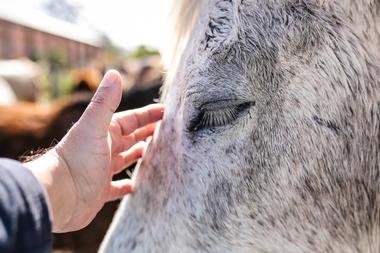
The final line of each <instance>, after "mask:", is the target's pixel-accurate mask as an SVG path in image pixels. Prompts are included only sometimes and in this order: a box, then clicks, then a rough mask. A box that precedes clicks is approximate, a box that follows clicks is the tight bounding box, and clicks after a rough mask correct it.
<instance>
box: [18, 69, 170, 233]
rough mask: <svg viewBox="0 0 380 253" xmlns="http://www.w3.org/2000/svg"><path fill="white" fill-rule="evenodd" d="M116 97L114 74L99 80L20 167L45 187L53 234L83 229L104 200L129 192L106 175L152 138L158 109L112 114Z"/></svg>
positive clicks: (137, 155) (126, 182)
mask: <svg viewBox="0 0 380 253" xmlns="http://www.w3.org/2000/svg"><path fill="white" fill-rule="evenodd" d="M121 94H122V81H121V77H120V75H119V74H118V73H117V72H116V71H109V72H107V73H106V75H105V76H104V78H103V80H102V82H101V84H100V86H99V88H98V90H97V92H96V94H95V95H94V97H93V99H92V101H91V103H90V105H89V106H88V107H87V109H86V110H85V112H84V113H83V115H82V117H81V118H80V119H79V121H78V122H77V123H75V125H74V126H73V127H72V128H71V129H70V131H69V132H68V133H67V134H66V136H65V137H64V138H63V139H62V140H61V141H60V142H59V143H58V144H57V145H56V146H55V147H54V148H53V149H52V150H50V151H49V152H47V153H46V154H45V155H43V156H41V157H40V158H38V159H37V160H35V161H32V162H29V163H27V164H25V165H26V167H28V168H29V169H31V171H32V172H33V173H34V175H35V176H36V177H37V179H38V180H39V181H40V183H41V184H42V185H43V186H44V188H45V189H46V191H47V193H48V196H49V200H50V205H51V210H52V216H53V232H68V231H74V230H78V229H81V228H83V227H85V226H86V225H88V224H89V223H90V222H91V221H92V220H93V218H94V217H95V215H96V214H97V213H98V212H99V210H100V209H101V208H102V206H103V205H104V203H105V202H107V201H111V200H115V199H119V198H121V197H123V196H124V195H125V194H128V193H129V192H131V191H132V187H133V182H132V181H130V180H128V179H125V180H120V181H112V176H113V175H115V174H117V173H119V172H120V171H121V170H123V169H124V168H126V167H128V166H129V165H131V164H132V163H134V162H135V161H137V160H138V159H139V158H140V157H141V156H142V154H143V151H144V149H145V147H146V143H145V142H141V141H142V140H144V139H145V138H146V137H148V136H150V135H152V134H153V131H154V128H155V125H156V123H157V121H158V120H160V119H161V118H162V115H163V106H162V105H159V104H156V105H149V106H146V107H143V108H140V109H136V110H130V111H125V112H120V113H116V114H114V112H115V110H116V109H117V107H118V105H119V103H120V100H121Z"/></svg>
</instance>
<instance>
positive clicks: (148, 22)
mask: <svg viewBox="0 0 380 253" xmlns="http://www.w3.org/2000/svg"><path fill="white" fill-rule="evenodd" d="M56 1H59V0H56ZM68 2H71V3H74V4H76V5H79V6H81V13H80V21H79V22H80V23H82V24H85V25H87V26H91V27H92V28H93V29H96V30H98V31H101V32H104V33H105V34H106V35H107V36H108V37H109V38H110V39H111V40H112V41H113V42H114V43H115V44H116V45H117V46H120V47H122V48H124V49H133V48H135V47H137V46H139V45H142V44H143V45H147V46H151V47H155V48H161V47H162V46H163V45H164V43H165V41H166V40H167V35H166V34H167V30H168V21H167V20H168V16H169V13H170V0H68ZM44 3H46V0H0V8H1V6H2V5H4V4H6V5H9V4H12V5H17V6H20V7H22V9H23V10H24V11H26V10H28V9H40V10H44V9H43V5H44Z"/></svg>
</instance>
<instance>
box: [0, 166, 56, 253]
mask: <svg viewBox="0 0 380 253" xmlns="http://www.w3.org/2000/svg"><path fill="white" fill-rule="evenodd" d="M50 251H51V221H50V216H49V209H48V205H47V201H46V199H45V194H44V191H43V189H42V187H41V185H40V184H39V183H38V181H37V179H36V178H35V177H34V176H33V174H32V173H31V172H30V171H29V170H28V169H26V168H25V167H23V166H22V164H21V163H19V162H16V161H13V160H9V159H0V252H4V253H5V252H31V253H34V252H50Z"/></svg>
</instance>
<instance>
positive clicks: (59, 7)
mask: <svg viewBox="0 0 380 253" xmlns="http://www.w3.org/2000/svg"><path fill="white" fill-rule="evenodd" d="M43 7H44V9H45V10H46V11H47V12H48V14H49V15H51V16H53V17H56V18H59V19H63V20H65V21H67V22H70V23H76V22H77V21H78V18H79V14H80V12H81V10H82V7H81V6H80V5H78V4H74V3H72V2H69V1H68V0H47V2H46V3H45V4H44V6H43Z"/></svg>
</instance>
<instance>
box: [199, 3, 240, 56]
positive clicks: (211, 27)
mask: <svg viewBox="0 0 380 253" xmlns="http://www.w3.org/2000/svg"><path fill="white" fill-rule="evenodd" d="M240 4H241V0H212V1H209V2H207V5H208V6H207V7H206V8H205V9H206V11H207V13H204V15H208V18H207V19H206V23H205V24H204V25H205V32H204V35H203V36H202V37H203V38H202V40H201V48H200V50H201V51H204V50H206V51H210V52H212V51H215V50H216V49H218V48H219V47H221V46H225V45H226V44H228V43H229V42H231V41H234V40H235V39H236V37H237V19H238V9H239V6H240Z"/></svg>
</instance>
